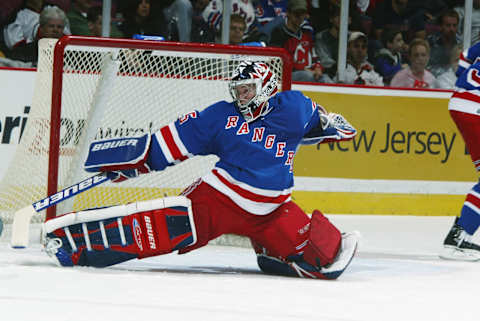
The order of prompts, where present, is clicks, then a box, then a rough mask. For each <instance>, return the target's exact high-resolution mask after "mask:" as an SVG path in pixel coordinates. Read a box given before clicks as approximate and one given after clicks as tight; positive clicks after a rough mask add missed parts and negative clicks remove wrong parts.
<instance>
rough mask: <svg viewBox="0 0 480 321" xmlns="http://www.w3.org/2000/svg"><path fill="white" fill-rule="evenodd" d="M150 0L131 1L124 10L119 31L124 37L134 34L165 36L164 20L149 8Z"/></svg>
mask: <svg viewBox="0 0 480 321" xmlns="http://www.w3.org/2000/svg"><path fill="white" fill-rule="evenodd" d="M150 9H151V8H150V0H135V1H131V2H130V3H129V5H128V6H127V7H126V8H125V11H124V14H123V15H124V18H125V20H124V22H123V23H122V24H121V26H120V31H122V32H123V35H124V36H125V37H126V38H132V37H133V35H134V34H140V35H148V36H163V37H165V29H164V28H165V21H164V20H163V17H162V16H155V15H153V13H152V12H151V10H150Z"/></svg>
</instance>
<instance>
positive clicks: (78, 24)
mask: <svg viewBox="0 0 480 321" xmlns="http://www.w3.org/2000/svg"><path fill="white" fill-rule="evenodd" d="M72 1H73V2H72V5H71V7H70V10H69V11H68V13H67V17H68V19H69V21H70V29H71V31H72V35H76V36H93V35H95V36H99V35H98V33H97V32H96V33H95V34H93V33H92V32H91V25H90V24H89V20H88V19H87V16H88V11H89V10H90V8H93V7H98V8H100V10H99V11H100V22H99V23H100V26H101V25H102V22H101V20H102V18H101V14H102V10H101V7H99V6H93V2H92V0H72ZM97 17H98V16H97ZM92 19H93V18H92ZM90 23H91V21H90ZM97 27H98V26H97ZM100 35H101V27H100ZM110 37H112V38H122V37H123V34H122V32H121V31H120V30H118V28H117V26H116V25H115V24H112V25H111V28H110Z"/></svg>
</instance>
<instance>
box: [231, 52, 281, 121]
mask: <svg viewBox="0 0 480 321" xmlns="http://www.w3.org/2000/svg"><path fill="white" fill-rule="evenodd" d="M229 90H230V95H231V96H232V98H233V101H234V103H235V105H236V106H237V108H238V110H239V112H240V113H241V114H242V115H243V117H244V118H245V120H246V121H247V122H252V121H254V120H255V119H257V118H258V117H260V116H263V115H265V114H267V113H268V112H269V111H270V108H269V106H268V100H269V99H270V98H271V97H273V96H274V95H275V94H276V93H277V92H278V86H277V77H276V75H275V73H273V72H272V71H271V70H270V68H269V67H268V66H267V65H266V64H264V63H262V62H251V61H244V62H241V63H240V64H239V65H238V67H237V69H236V70H235V71H234V74H233V77H232V80H231V81H230V84H229Z"/></svg>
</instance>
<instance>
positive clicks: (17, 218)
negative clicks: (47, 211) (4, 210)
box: [10, 205, 37, 249]
mask: <svg viewBox="0 0 480 321" xmlns="http://www.w3.org/2000/svg"><path fill="white" fill-rule="evenodd" d="M36 213H37V212H36V211H35V209H34V208H33V206H32V205H28V206H26V207H24V208H22V209H20V210H18V211H16V212H15V214H14V216H13V224H12V238H11V240H10V246H11V247H12V248H14V249H23V248H26V247H27V246H28V238H29V231H30V220H31V219H32V217H33V215H35V214H36Z"/></svg>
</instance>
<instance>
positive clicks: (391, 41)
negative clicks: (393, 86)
mask: <svg viewBox="0 0 480 321" xmlns="http://www.w3.org/2000/svg"><path fill="white" fill-rule="evenodd" d="M382 39H383V40H382V43H383V45H384V46H385V47H384V48H382V49H380V51H379V52H378V54H377V56H376V58H375V70H376V71H377V72H378V73H379V74H380V75H381V76H382V77H383V82H384V83H385V85H386V86H388V85H390V81H391V80H392V78H393V76H394V75H395V74H396V73H397V72H398V71H399V70H401V69H402V68H404V67H407V66H408V65H407V64H406V63H403V62H402V53H403V51H404V50H405V47H406V45H405V42H404V41H403V36H402V33H401V32H400V30H399V29H386V30H385V31H384V32H383V34H382Z"/></svg>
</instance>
